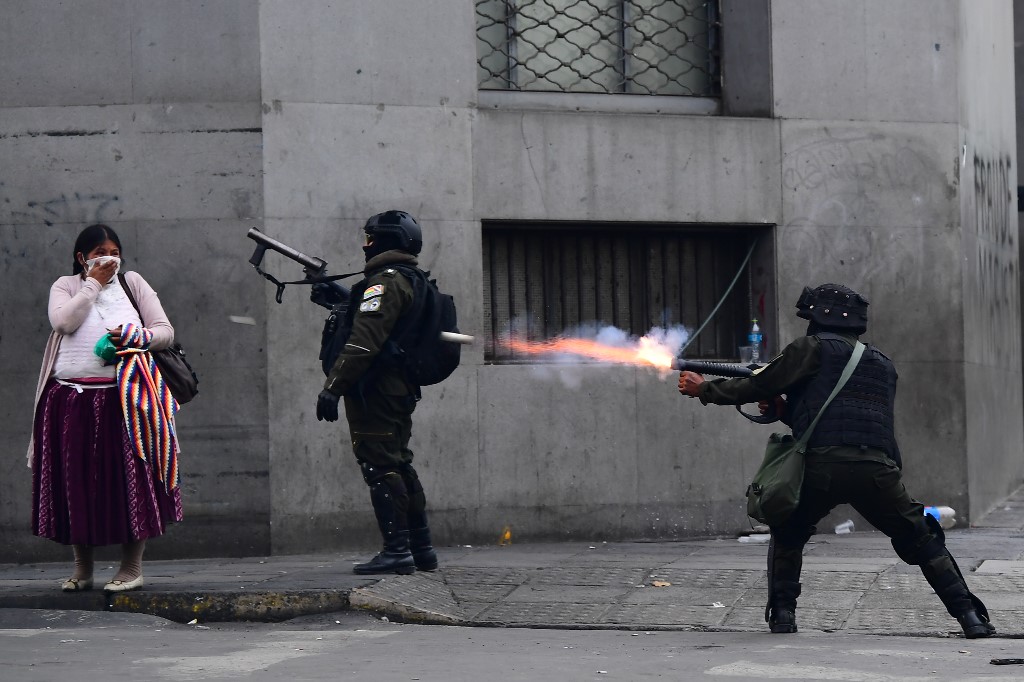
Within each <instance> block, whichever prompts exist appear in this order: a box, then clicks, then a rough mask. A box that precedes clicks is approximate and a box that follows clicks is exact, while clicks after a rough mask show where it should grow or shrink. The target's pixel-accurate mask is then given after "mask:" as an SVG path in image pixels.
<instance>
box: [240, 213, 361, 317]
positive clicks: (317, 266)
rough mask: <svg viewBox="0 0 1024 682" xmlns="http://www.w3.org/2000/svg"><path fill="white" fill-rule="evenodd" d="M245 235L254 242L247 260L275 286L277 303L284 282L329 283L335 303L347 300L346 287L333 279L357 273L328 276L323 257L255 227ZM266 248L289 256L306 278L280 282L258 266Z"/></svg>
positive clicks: (328, 306)
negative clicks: (282, 241) (253, 247)
mask: <svg viewBox="0 0 1024 682" xmlns="http://www.w3.org/2000/svg"><path fill="white" fill-rule="evenodd" d="M245 236H247V237H248V238H249V239H251V240H253V241H254V242H256V250H255V251H253V253H252V257H251V258H250V259H249V262H250V263H252V266H253V267H254V268H256V272H258V273H260V275H262V276H263V277H265V278H267V280H269V281H270V282H271V283H273V284H274V285H275V286H276V287H277V296H275V298H276V299H277V302H278V303H280V302H281V295H282V294H284V287H285V285H286V284H329V285H330V289H332V290H333V292H334V293H335V295H336V297H337V298H338V299H339V300H337V301H335V303H343V302H346V301H347V300H348V295H349V294H348V289H346V288H345V287H343V286H341V285H340V284H335V282H334V280H336V279H344V278H345V277H351V276H352V275H355V274H358V273H351V274H349V275H335V276H333V277H328V276H327V261H325V260H324V259H323V258H316V257H314V256H307V255H306V254H304V253H302V252H301V251H297V250H296V249H293V248H292V247H290V246H288V245H287V244H282V243H281V242H279V241H277V240H276V239H273V238H271V237H268V236H267V235H265V234H263V233H262V232H260V231H259V230H257V229H256V228H255V227H250V228H249V232H248V234H246V235H245ZM267 249H271V250H272V251H277V252H278V253H279V254H281V255H282V256H285V257H286V258H290V259H292V260H293V261H295V262H296V263H298V264H299V265H301V266H302V272H303V273H304V274H305V275H306V278H305V279H299V280H295V281H292V282H282V281H280V280H278V279H277V278H276V277H274V276H273V275H271V274H270V273H268V272H264V271H263V269H262V268H261V267H260V266H261V265H262V264H263V256H265V255H266V253H267ZM313 302H314V303H317V304H319V305H323V306H324V307H325V308H331V307H333V305H334V304H333V303H332V304H331V305H325V303H326V301H323V302H321V301H317V300H314V301H313Z"/></svg>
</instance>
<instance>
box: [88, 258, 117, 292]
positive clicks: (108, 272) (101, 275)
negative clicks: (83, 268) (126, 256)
mask: <svg viewBox="0 0 1024 682" xmlns="http://www.w3.org/2000/svg"><path fill="white" fill-rule="evenodd" d="M117 266H118V261H116V260H109V261H105V262H103V263H98V264H97V265H95V266H93V267H92V268H90V270H89V275H88V276H89V277H92V278H93V279H94V280H96V281H97V282H99V283H100V285H101V286H103V285H106V284H108V283H109V282H110V280H112V279H114V273H115V272H117Z"/></svg>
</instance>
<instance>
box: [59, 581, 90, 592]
mask: <svg viewBox="0 0 1024 682" xmlns="http://www.w3.org/2000/svg"><path fill="white" fill-rule="evenodd" d="M60 589H61V590H63V591H64V592H85V591H86V590H91V589H92V578H68V579H67V580H65V581H64V583H63V584H62V585H61V586H60Z"/></svg>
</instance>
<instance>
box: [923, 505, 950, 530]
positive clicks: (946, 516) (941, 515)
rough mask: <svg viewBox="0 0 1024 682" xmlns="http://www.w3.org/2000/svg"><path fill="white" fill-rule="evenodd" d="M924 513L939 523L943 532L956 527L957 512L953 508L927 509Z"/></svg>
mask: <svg viewBox="0 0 1024 682" xmlns="http://www.w3.org/2000/svg"><path fill="white" fill-rule="evenodd" d="M924 513H925V514H926V515H928V516H931V517H932V518H934V519H935V520H936V521H938V522H939V525H940V526H941V527H942V529H943V530H948V529H950V528H952V527H953V526H955V525H956V510H955V509H953V508H952V507H925V508H924Z"/></svg>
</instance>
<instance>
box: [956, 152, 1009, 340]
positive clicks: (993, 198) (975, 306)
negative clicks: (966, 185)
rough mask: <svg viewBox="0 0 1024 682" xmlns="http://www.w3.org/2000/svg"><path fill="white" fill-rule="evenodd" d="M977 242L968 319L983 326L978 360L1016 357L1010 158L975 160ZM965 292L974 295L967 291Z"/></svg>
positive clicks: (978, 158) (984, 157) (974, 227)
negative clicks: (975, 279) (974, 285)
mask: <svg viewBox="0 0 1024 682" xmlns="http://www.w3.org/2000/svg"><path fill="white" fill-rule="evenodd" d="M972 165H973V168H972V170H973V175H974V187H973V193H972V200H973V203H974V216H973V218H974V220H973V222H974V225H973V235H974V237H975V240H974V243H975V250H974V268H973V273H974V276H975V277H977V281H976V283H975V284H976V287H974V288H973V291H974V297H973V300H972V301H971V303H972V305H971V306H969V307H968V314H969V315H972V316H975V317H976V318H977V319H981V320H985V326H986V331H985V333H983V334H980V335H978V341H979V342H980V343H981V344H983V346H982V348H981V349H980V350H981V351H982V356H981V358H982V359H988V360H995V359H998V358H1001V357H1002V358H1005V357H1007V354H1009V357H1016V356H1017V355H1019V353H1020V345H1019V324H1020V316H1019V315H1020V314H1019V310H1018V300H1019V292H1018V253H1017V230H1016V225H1015V221H1014V220H1013V211H1014V208H1015V203H1016V202H1015V200H1014V188H1015V187H1016V185H1017V182H1016V175H1015V173H1016V171H1015V170H1014V169H1013V160H1012V159H1011V158H1010V157H1009V156H1002V157H997V158H989V157H986V156H979V155H978V154H975V155H974V157H973V162H972ZM967 290H968V292H970V291H971V290H972V289H971V288H970V287H968V289H967Z"/></svg>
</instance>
